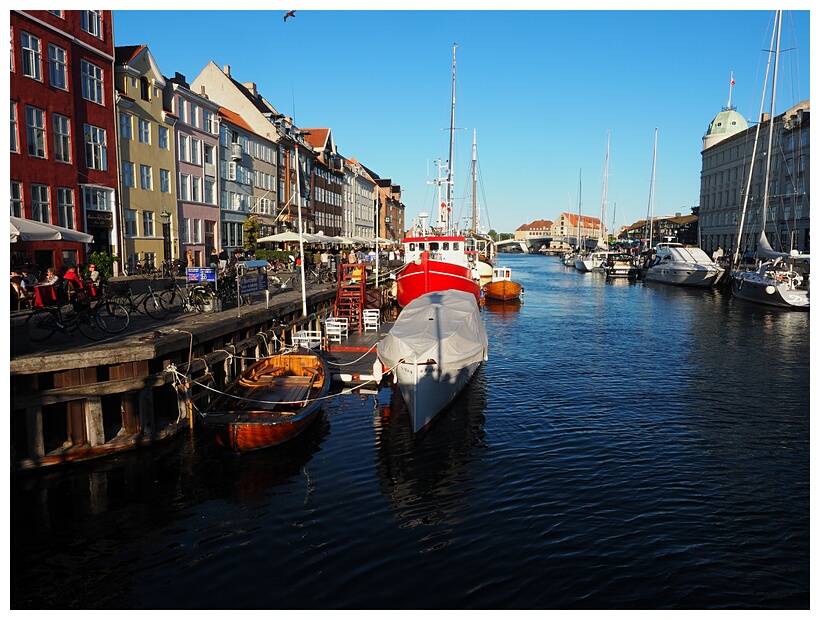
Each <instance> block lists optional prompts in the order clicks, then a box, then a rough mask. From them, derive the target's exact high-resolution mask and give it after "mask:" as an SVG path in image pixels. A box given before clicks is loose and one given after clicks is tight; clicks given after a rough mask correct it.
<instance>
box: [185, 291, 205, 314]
mask: <svg viewBox="0 0 820 620" xmlns="http://www.w3.org/2000/svg"><path fill="white" fill-rule="evenodd" d="M206 296H207V292H206V291H205V289H204V288H195V289H194V290H192V291H191V293H190V296H189V297H188V302H189V303H190V304H191V310H194V311H195V312H204V311H205V299H206Z"/></svg>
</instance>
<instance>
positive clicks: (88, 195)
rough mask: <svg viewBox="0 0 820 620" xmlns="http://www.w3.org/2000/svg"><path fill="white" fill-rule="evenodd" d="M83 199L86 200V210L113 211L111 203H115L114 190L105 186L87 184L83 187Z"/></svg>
mask: <svg viewBox="0 0 820 620" xmlns="http://www.w3.org/2000/svg"><path fill="white" fill-rule="evenodd" d="M83 199H84V200H85V208H86V210H94V211H112V208H111V205H112V204H114V192H113V190H110V189H106V188H104V187H95V186H91V185H86V186H85V187H83Z"/></svg>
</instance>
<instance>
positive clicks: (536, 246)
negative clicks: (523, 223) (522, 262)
mask: <svg viewBox="0 0 820 620" xmlns="http://www.w3.org/2000/svg"><path fill="white" fill-rule="evenodd" d="M550 241H552V237H528V238H527V239H507V240H506V241H496V244H495V247H496V248H497V249H498V251H499V252H521V253H523V254H533V253H535V252H538V250H540V249H541V248H542V247H544V248H548V247H549V244H550Z"/></svg>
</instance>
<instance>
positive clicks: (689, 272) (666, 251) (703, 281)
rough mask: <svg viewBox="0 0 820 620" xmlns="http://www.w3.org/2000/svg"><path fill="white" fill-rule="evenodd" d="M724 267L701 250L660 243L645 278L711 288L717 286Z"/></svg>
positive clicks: (645, 272) (647, 268)
mask: <svg viewBox="0 0 820 620" xmlns="http://www.w3.org/2000/svg"><path fill="white" fill-rule="evenodd" d="M723 271H724V270H723V268H722V267H720V266H719V265H718V264H717V263H716V262H715V261H713V260H712V259H711V258H709V256H708V255H707V254H706V252H704V251H703V250H701V249H700V248H698V247H695V246H685V245H683V244H682V243H672V242H669V243H659V244H658V245H657V246H656V252H655V257H654V259H651V262H650V263H649V265H648V266H647V267H646V268H645V269H644V272H643V275H644V279H645V280H648V281H650V282H663V283H665V284H675V285H677V286H701V287H708V286H713V285H715V284H717V282H718V280H720V278H721V276H722V275H723Z"/></svg>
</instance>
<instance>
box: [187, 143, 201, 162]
mask: <svg viewBox="0 0 820 620" xmlns="http://www.w3.org/2000/svg"><path fill="white" fill-rule="evenodd" d="M189 161H190V162H191V163H192V164H197V165H199V164H200V163H202V160H201V159H200V156H199V140H197V139H196V138H191V159H190V160H189Z"/></svg>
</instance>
